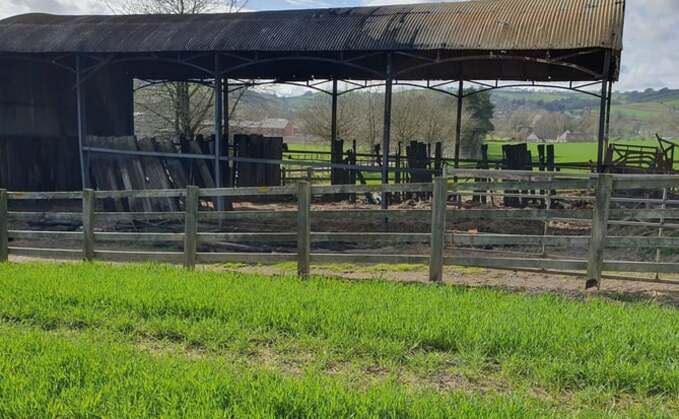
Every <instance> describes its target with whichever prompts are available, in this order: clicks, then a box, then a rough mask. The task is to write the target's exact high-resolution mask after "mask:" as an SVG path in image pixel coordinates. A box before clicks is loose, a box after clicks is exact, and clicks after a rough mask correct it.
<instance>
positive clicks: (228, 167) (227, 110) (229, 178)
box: [222, 77, 233, 187]
mask: <svg viewBox="0 0 679 419" xmlns="http://www.w3.org/2000/svg"><path fill="white" fill-rule="evenodd" d="M222 86H223V89H224V127H223V129H224V145H223V147H224V153H223V155H224V156H226V157H229V156H230V155H231V154H230V151H229V143H230V141H231V139H230V137H231V128H230V126H229V124H230V117H231V109H230V108H229V79H228V78H227V77H225V78H224V81H223V82H222ZM224 170H225V171H226V186H227V187H231V186H233V179H232V175H231V163H230V162H229V160H226V161H225V162H224Z"/></svg>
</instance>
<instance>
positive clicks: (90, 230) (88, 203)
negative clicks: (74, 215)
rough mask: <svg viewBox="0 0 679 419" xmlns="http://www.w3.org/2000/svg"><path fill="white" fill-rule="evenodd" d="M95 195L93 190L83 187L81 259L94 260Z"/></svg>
mask: <svg viewBox="0 0 679 419" xmlns="http://www.w3.org/2000/svg"><path fill="white" fill-rule="evenodd" d="M95 207H96V197H95V194H94V190H92V189H83V214H82V217H83V259H85V261H86V262H92V261H93V260H94V210H95Z"/></svg>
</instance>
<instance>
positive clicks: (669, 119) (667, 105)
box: [137, 88, 679, 139]
mask: <svg viewBox="0 0 679 419" xmlns="http://www.w3.org/2000/svg"><path fill="white" fill-rule="evenodd" d="M318 95H323V96H325V98H326V99H327V104H328V106H330V97H329V96H327V95H325V94H323V93H318V92H311V91H310V92H308V93H306V94H304V95H300V96H279V95H277V94H275V90H274V89H273V88H263V89H257V90H254V89H249V90H247V91H246V92H245V94H244V95H242V97H241V96H240V95H238V94H237V93H232V94H231V97H230V99H231V101H232V102H231V103H232V104H233V103H234V101H236V100H239V103H238V106H237V109H236V112H235V114H234V115H232V118H234V119H241V120H250V121H252V120H263V119H266V118H285V119H288V120H290V121H292V122H293V123H296V122H298V119H299V118H298V115H299V113H300V111H302V110H303V109H305V108H307V107H309V106H315V105H316V104H317V103H318V101H317V100H316V99H317V96H318ZM395 98H396V99H395V100H398V94H396V95H395ZM340 100H342V99H340ZM491 100H492V102H493V104H494V105H495V118H494V123H495V125H496V127H500V126H507V125H510V124H509V123H508V122H509V121H510V120H511V119H512V117H513V116H514V114H515V113H516V112H517V111H518V110H521V111H523V112H524V113H525V112H528V113H530V114H533V113H534V114H535V115H537V114H539V113H544V112H551V113H561V114H567V115H569V117H571V118H573V119H578V118H580V119H583V118H589V120H593V119H595V118H596V112H598V110H599V103H600V100H599V99H598V98H596V97H593V96H588V95H585V94H581V93H576V92H570V91H565V90H542V89H540V90H537V89H536V90H527V89H506V90H496V91H493V92H491ZM140 101H141V102H144V103H146V104H147V105H148V106H147V108H148V107H149V106H150V107H151V108H153V109H155V110H156V111H160V112H163V113H165V114H169V113H168V110H169V109H167V104H163V103H160V102H159V100H158V98H157V97H155V96H154V95H152V94H151V95H148V96H145V95H144V94H143V93H142V95H140V96H138V97H137V102H140ZM140 110H141V111H144V109H143V107H140ZM451 112H454V109H453V110H451ZM143 114H144V115H143V116H142V117H141V118H140V119H141V120H140V121H138V122H139V125H141V126H143V127H145V128H148V129H147V131H149V132H158V130H159V129H160V128H159V127H164V128H167V129H169V128H170V127H167V121H164V120H162V119H158V118H155V119H154V118H152V117H153V113H152V112H149V111H147V112H143ZM585 125H587V124H585ZM584 130H585V131H587V132H590V133H591V134H594V130H595V127H594V124H593V123H590V124H589V125H588V128H586V129H584ZM611 132H612V136H613V137H617V138H630V139H632V138H649V137H653V135H654V134H655V133H656V132H660V133H663V134H666V135H668V136H674V137H679V90H677V89H660V90H654V89H647V90H644V91H632V92H616V93H615V94H614V97H613V106H612V115H611Z"/></svg>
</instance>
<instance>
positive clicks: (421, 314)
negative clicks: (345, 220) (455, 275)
mask: <svg viewBox="0 0 679 419" xmlns="http://www.w3.org/2000/svg"><path fill="white" fill-rule="evenodd" d="M0 354H2V356H0V417H45V416H62V417H74V416H79V417H85V416H110V417H145V416H165V417H181V416H184V417H225V416H226V417H229V416H237V417H246V416H248V417H250V416H253V417H274V416H279V417H280V416H285V417H348V416H355V417H470V416H473V417H538V416H541V417H544V416H552V417H564V416H586V417H606V416H608V417H616V416H617V417H621V416H624V417H629V416H636V417H672V416H673V414H674V413H676V412H677V409H679V364H678V362H679V313H677V311H676V310H675V309H673V308H667V307H660V306H657V305H654V304H651V303H641V302H640V303H621V302H615V301H609V300H604V299H600V298H590V299H586V300H573V299H568V298H565V297H560V296H553V295H543V296H526V295H520V294H510V293H507V292H502V291H495V290H487V289H463V288H457V287H450V286H426V285H412V284H411V285H407V284H398V283H390V282H382V281H364V282H345V281H339V280H328V279H322V278H315V279H312V280H309V281H300V280H297V279H294V278H291V277H290V278H289V277H279V278H268V277H263V276H257V275H246V274H237V273H218V272H200V273H188V272H185V271H183V270H181V269H178V268H174V267H167V266H156V265H129V266H127V265H122V266H109V265H104V264H65V265H56V264H32V265H18V264H4V265H0Z"/></svg>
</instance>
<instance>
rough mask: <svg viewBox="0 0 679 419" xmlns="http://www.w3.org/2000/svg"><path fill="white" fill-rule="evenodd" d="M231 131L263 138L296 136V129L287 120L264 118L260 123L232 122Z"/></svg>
mask: <svg viewBox="0 0 679 419" xmlns="http://www.w3.org/2000/svg"><path fill="white" fill-rule="evenodd" d="M231 130H232V131H233V132H234V133H235V134H255V135H263V136H265V137H281V138H286V137H292V136H294V135H296V134H297V129H296V128H295V126H294V125H293V123H292V122H290V121H289V120H287V119H284V118H266V119H263V120H261V121H233V122H232V123H231Z"/></svg>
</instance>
